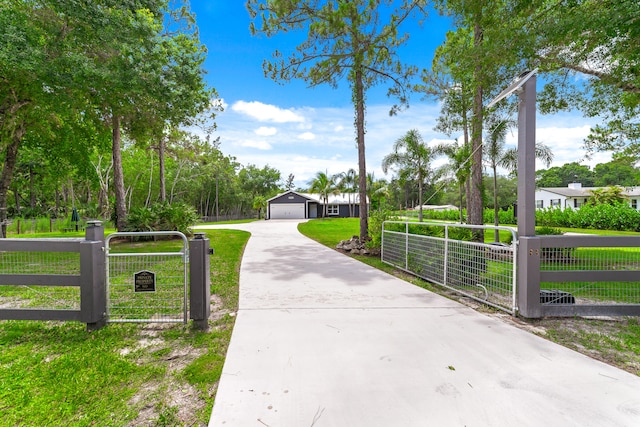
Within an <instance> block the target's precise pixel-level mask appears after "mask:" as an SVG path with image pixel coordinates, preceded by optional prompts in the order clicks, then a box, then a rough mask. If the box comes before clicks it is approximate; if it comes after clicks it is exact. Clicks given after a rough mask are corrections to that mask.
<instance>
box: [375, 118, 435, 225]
mask: <svg viewBox="0 0 640 427" xmlns="http://www.w3.org/2000/svg"><path fill="white" fill-rule="evenodd" d="M432 156H433V152H432V151H431V149H430V148H429V147H427V145H426V144H425V143H424V141H423V139H422V136H421V135H420V132H418V130H417V129H411V130H410V131H408V132H407V133H406V134H405V135H404V136H403V137H401V138H399V139H398V140H397V141H396V142H395V143H394V144H393V153H391V154H389V155H387V156H385V157H384V158H383V159H382V170H383V171H384V173H387V171H388V170H389V168H391V167H393V166H395V167H396V168H397V169H398V171H404V172H406V173H408V174H409V176H411V177H412V178H414V179H416V180H417V181H418V204H419V205H420V210H419V214H418V220H419V221H421V222H422V191H423V190H422V188H423V185H424V181H425V179H426V178H427V177H428V176H429V174H430V173H431V168H430V165H429V162H430V161H431V158H432Z"/></svg>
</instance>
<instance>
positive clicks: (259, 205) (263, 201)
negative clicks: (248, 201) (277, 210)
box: [253, 196, 268, 219]
mask: <svg viewBox="0 0 640 427" xmlns="http://www.w3.org/2000/svg"><path fill="white" fill-rule="evenodd" d="M267 204H268V203H267V198H266V197H264V196H256V197H254V198H253V209H255V210H257V211H258V219H262V215H261V213H262V210H263V209H266V207H267Z"/></svg>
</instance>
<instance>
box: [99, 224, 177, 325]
mask: <svg viewBox="0 0 640 427" xmlns="http://www.w3.org/2000/svg"><path fill="white" fill-rule="evenodd" d="M153 236H176V237H180V238H181V239H182V242H183V245H182V251H180V252H146V253H142V252H141V253H134V252H119V253H110V245H109V243H110V241H111V239H112V238H117V237H153ZM104 249H105V278H106V281H105V287H106V294H107V310H106V311H107V322H109V323H179V322H182V323H185V324H186V323H187V319H188V301H189V297H188V288H187V287H188V283H189V282H188V277H189V276H188V268H189V267H188V264H189V244H188V241H187V237H186V236H185V235H184V234H183V233H181V232H179V231H150V232H117V233H113V234H110V235H109V236H108V237H107V238H106V239H105V245H104ZM143 256H166V257H178V256H179V257H181V258H182V265H183V283H184V285H183V287H184V295H183V297H182V305H183V313H182V319H181V320H180V319H162V318H160V319H156V318H149V319H111V316H110V311H111V292H110V283H111V280H110V271H109V266H110V261H109V259H110V258H119V257H143Z"/></svg>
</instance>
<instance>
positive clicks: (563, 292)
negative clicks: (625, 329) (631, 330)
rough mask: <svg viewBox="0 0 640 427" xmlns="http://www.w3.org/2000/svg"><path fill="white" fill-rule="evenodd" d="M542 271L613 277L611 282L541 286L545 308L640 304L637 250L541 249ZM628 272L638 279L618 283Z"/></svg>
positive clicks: (553, 283) (595, 248) (572, 282)
mask: <svg viewBox="0 0 640 427" xmlns="http://www.w3.org/2000/svg"><path fill="white" fill-rule="evenodd" d="M540 269H541V271H575V272H584V271H586V272H590V271H593V272H594V273H593V276H595V274H596V273H595V272H603V271H604V272H611V275H612V276H613V277H612V280H609V281H588V280H582V281H571V282H569V281H567V282H541V283H540V288H541V290H543V292H542V294H541V295H542V296H541V303H542V304H607V305H611V304H614V305H615V304H640V281H639V280H638V279H640V248H638V247H570V248H542V250H541V263H540ZM623 272H624V273H623ZM628 272H637V273H638V274H637V275H636V279H634V280H628V279H626V280H615V279H616V277H615V276H616V275H617V276H622V275H623V274H627V273H628ZM588 275H589V273H587V276H588ZM627 277H628V276H627Z"/></svg>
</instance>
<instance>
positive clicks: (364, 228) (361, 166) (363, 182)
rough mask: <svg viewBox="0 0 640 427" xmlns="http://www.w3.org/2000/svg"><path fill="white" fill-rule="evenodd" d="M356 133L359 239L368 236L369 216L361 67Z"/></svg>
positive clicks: (356, 85) (360, 70) (357, 81)
mask: <svg viewBox="0 0 640 427" xmlns="http://www.w3.org/2000/svg"><path fill="white" fill-rule="evenodd" d="M354 95H355V96H354V98H355V99H354V102H355V104H356V105H355V106H356V135H357V141H358V174H359V175H358V190H359V195H360V241H365V240H366V239H367V237H368V236H369V216H368V212H367V165H366V160H365V150H364V82H363V75H362V69H361V68H356V72H355V94H354Z"/></svg>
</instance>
